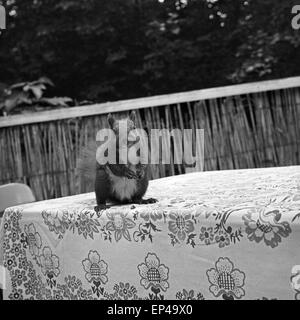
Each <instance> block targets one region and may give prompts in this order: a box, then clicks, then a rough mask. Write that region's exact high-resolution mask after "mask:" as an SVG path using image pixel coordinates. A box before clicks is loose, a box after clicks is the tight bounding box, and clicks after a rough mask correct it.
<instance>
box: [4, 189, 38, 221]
mask: <svg viewBox="0 0 300 320" xmlns="http://www.w3.org/2000/svg"><path fill="white" fill-rule="evenodd" d="M35 201H36V199H35V196H34V194H33V192H32V190H31V189H30V188H29V187H28V186H27V185H26V184H22V183H9V184H5V185H3V186H0V217H1V213H3V211H4V210H5V209H6V208H9V207H13V206H17V205H19V204H24V203H29V202H35Z"/></svg>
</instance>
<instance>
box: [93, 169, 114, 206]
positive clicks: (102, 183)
mask: <svg viewBox="0 0 300 320" xmlns="http://www.w3.org/2000/svg"><path fill="white" fill-rule="evenodd" d="M110 189H111V183H110V180H109V178H108V175H107V174H106V172H105V169H104V168H102V167H100V166H99V167H97V172H96V179H95V194H96V200H97V206H96V207H95V210H96V211H100V210H105V209H107V205H106V202H107V200H109V198H110V193H111V192H110Z"/></svg>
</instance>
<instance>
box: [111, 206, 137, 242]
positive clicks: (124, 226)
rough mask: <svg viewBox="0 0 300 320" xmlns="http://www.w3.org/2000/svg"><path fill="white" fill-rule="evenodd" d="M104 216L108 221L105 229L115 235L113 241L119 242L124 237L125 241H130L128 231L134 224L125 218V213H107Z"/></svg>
mask: <svg viewBox="0 0 300 320" xmlns="http://www.w3.org/2000/svg"><path fill="white" fill-rule="evenodd" d="M106 214H107V218H108V219H109V220H110V221H108V222H107V224H106V229H107V230H109V231H112V232H114V233H115V240H116V241H119V240H120V239H121V238H122V237H124V238H125V239H126V240H127V241H131V237H130V233H129V229H132V228H134V227H135V222H134V221H133V220H131V219H129V218H127V213H123V212H118V211H115V212H114V211H107V212H106Z"/></svg>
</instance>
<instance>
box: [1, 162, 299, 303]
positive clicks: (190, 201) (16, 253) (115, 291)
mask: <svg viewBox="0 0 300 320" xmlns="http://www.w3.org/2000/svg"><path fill="white" fill-rule="evenodd" d="M146 197H154V198H157V199H158V200H159V201H158V202H157V203H155V204H148V205H136V204H135V205H132V204H131V205H123V206H112V207H111V208H109V209H107V210H105V211H102V212H100V213H99V212H98V213H97V212H95V210H94V206H95V204H96V203H95V196H94V193H88V194H82V195H76V196H72V197H66V198H60V199H55V200H50V201H43V202H36V203H32V204H27V205H23V206H19V207H14V208H9V209H7V210H6V211H5V213H4V217H3V221H2V224H1V231H0V237H1V243H2V246H1V249H2V250H1V252H0V263H2V264H3V266H4V270H6V279H5V280H6V281H5V287H6V289H5V290H4V299H72V300H74V299H97V300H101V299H110V300H119V299H125V300H130V299H134V300H139V299H143V300H144V299H146V300H148V299H149V300H163V299H168V300H169V299H172V300H174V299H175V300H191V299H198V300H204V299H225V300H226V299H255V300H256V299H300V167H297V166H295V167H281V168H265V169H250V170H230V171H214V172H198V173H190V174H186V175H181V176H173V177H168V178H163V179H159V180H154V181H151V182H150V186H149V190H148V192H147V195H146Z"/></svg>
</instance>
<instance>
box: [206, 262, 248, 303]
mask: <svg viewBox="0 0 300 320" xmlns="http://www.w3.org/2000/svg"><path fill="white" fill-rule="evenodd" d="M206 274H207V277H208V281H209V282H210V283H211V285H210V287H209V291H210V292H211V293H212V294H213V295H214V296H215V297H219V296H220V295H221V294H222V295H223V298H224V299H232V298H233V297H236V298H237V299H240V298H241V297H242V296H244V295H245V291H244V289H243V286H244V282H245V273H244V272H242V271H240V270H238V269H234V266H233V263H232V262H231V261H230V260H229V259H228V258H219V260H218V261H217V262H216V263H215V269H214V268H212V269H209V270H207V272H206Z"/></svg>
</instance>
